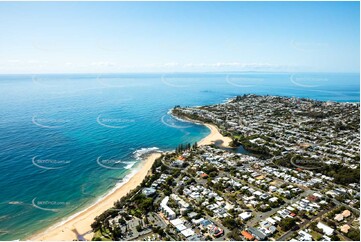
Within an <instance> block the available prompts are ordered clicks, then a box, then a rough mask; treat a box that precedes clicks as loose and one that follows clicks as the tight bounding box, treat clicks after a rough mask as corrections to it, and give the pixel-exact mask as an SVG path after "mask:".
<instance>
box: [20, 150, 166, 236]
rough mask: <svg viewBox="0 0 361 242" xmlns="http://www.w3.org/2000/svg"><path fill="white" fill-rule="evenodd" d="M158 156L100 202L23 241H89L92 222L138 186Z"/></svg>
mask: <svg viewBox="0 0 361 242" xmlns="http://www.w3.org/2000/svg"><path fill="white" fill-rule="evenodd" d="M160 156H161V153H152V154H150V155H149V156H148V157H147V158H146V159H144V160H143V161H141V163H140V164H139V167H137V168H136V169H137V170H136V172H135V173H134V174H133V175H132V177H131V178H130V179H129V180H128V181H126V182H125V183H124V184H122V185H121V186H120V187H118V188H116V189H115V190H114V191H111V192H110V193H108V194H106V195H105V196H104V197H102V198H101V199H100V200H98V201H96V202H95V203H93V204H92V205H90V206H88V207H86V208H85V209H84V210H83V211H81V212H79V213H78V214H73V215H71V216H69V217H68V220H65V221H64V222H59V223H57V224H55V225H53V226H51V227H48V228H46V229H45V230H43V231H41V232H38V233H36V234H34V235H30V236H29V237H28V238H26V239H25V240H33V241H34V240H35V241H41V240H44V241H54V240H56V241H72V240H74V239H76V240H77V239H78V235H81V236H83V238H84V239H86V240H91V239H92V238H93V232H92V229H91V226H90V225H91V224H92V223H93V222H94V218H95V217H96V216H99V215H100V214H101V213H103V212H104V211H105V210H107V209H108V208H111V207H113V204H114V202H115V201H117V200H119V199H120V198H121V197H123V196H125V195H127V193H128V192H129V191H131V190H133V189H135V188H136V187H137V186H138V185H140V184H141V182H142V181H143V179H144V178H145V177H146V176H147V175H148V173H149V171H150V169H151V167H152V165H153V163H154V162H155V160H156V159H157V158H159V157H160Z"/></svg>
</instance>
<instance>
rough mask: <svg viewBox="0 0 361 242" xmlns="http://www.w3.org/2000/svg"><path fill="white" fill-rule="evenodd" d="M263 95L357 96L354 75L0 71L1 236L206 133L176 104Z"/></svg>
mask: <svg viewBox="0 0 361 242" xmlns="http://www.w3.org/2000/svg"><path fill="white" fill-rule="evenodd" d="M249 93H254V94H262V95H279V96H294V97H304V98H312V99H317V100H323V101H337V102H359V101H360V77H359V74H354V73H337V74H335V73H293V74H292V73H257V72H252V73H202V74H195V73H187V74H174V73H173V74H66V75H65V74H64V75H0V174H1V175H0V177H1V179H0V191H1V192H0V199H1V200H0V240H14V239H24V238H26V237H28V236H29V235H31V234H34V233H35V232H37V231H39V230H42V229H44V228H46V227H48V226H49V225H52V224H55V223H57V222H61V221H63V220H64V219H66V218H67V217H69V216H70V215H71V214H74V213H76V212H79V211H81V210H82V209H84V208H85V207H86V206H88V205H90V204H92V203H94V202H95V201H96V200H97V199H99V198H100V197H101V196H102V195H104V194H106V193H107V192H109V191H110V190H111V189H114V187H115V186H119V185H120V184H121V183H122V182H124V181H125V180H127V179H128V178H129V176H130V175H131V174H132V172H134V169H135V167H136V166H137V164H138V163H139V161H140V160H141V158H142V157H143V156H144V155H146V154H147V152H150V151H154V150H161V151H166V150H172V149H175V147H176V146H177V145H178V144H180V143H183V144H184V143H194V142H196V141H199V140H200V139H202V138H203V137H205V136H206V135H207V134H208V133H209V131H208V129H207V128H206V127H204V126H202V125H196V124H192V123H188V122H182V121H180V120H176V119H173V118H172V117H171V116H170V115H169V114H168V112H169V110H170V109H171V108H173V107H174V106H176V105H181V106H200V105H208V104H216V103H220V102H224V101H226V100H227V99H229V98H231V97H234V96H236V95H242V94H249Z"/></svg>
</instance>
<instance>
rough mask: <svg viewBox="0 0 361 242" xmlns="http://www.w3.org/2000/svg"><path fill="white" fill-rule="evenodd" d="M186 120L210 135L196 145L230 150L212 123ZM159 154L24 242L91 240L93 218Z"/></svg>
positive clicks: (132, 184) (127, 188) (131, 185)
mask: <svg viewBox="0 0 361 242" xmlns="http://www.w3.org/2000/svg"><path fill="white" fill-rule="evenodd" d="M186 121H188V122H192V123H196V124H201V125H204V126H206V127H207V128H208V129H209V130H210V131H211V132H210V133H209V134H208V135H207V136H206V137H204V138H203V139H202V140H200V141H199V142H198V145H200V146H203V145H211V144H214V142H216V141H222V146H223V147H230V146H229V142H231V141H232V139H231V138H229V137H225V136H223V135H222V134H221V133H220V132H219V130H218V128H217V127H216V126H215V125H213V124H207V123H203V122H200V121H196V120H191V119H187V120H186ZM161 154H162V153H152V154H150V155H149V156H148V157H147V158H146V159H144V160H143V161H142V162H141V164H140V165H139V167H137V171H136V172H135V173H134V174H133V175H132V177H131V178H130V179H129V180H128V181H126V182H125V183H124V184H122V185H121V186H120V187H118V188H116V189H115V190H114V191H111V192H109V193H108V194H106V195H105V196H104V197H102V198H100V200H98V201H96V202H95V203H93V204H92V205H90V206H88V207H87V208H85V209H84V210H83V211H81V212H79V213H75V214H73V215H71V216H69V217H68V220H65V221H64V222H59V223H57V224H55V225H53V226H51V227H48V228H46V229H45V230H43V231H41V232H38V233H36V234H34V235H31V236H29V238H27V239H26V240H37V241H54V240H56V241H72V240H74V239H78V235H81V236H82V237H83V238H84V239H86V240H91V239H92V238H93V232H92V229H91V226H90V225H91V224H92V223H93V222H94V218H95V217H96V216H99V215H100V214H101V213H103V212H104V211H105V210H106V209H108V208H111V207H112V206H113V204H114V202H115V201H117V200H119V199H120V198H121V197H123V196H126V195H127V193H128V192H129V191H131V190H133V189H135V188H136V187H137V186H138V185H140V184H141V182H142V181H143V180H144V178H145V177H146V176H147V175H148V173H149V171H150V169H151V167H152V165H153V163H154V162H155V160H156V159H157V158H159V157H160V156H161Z"/></svg>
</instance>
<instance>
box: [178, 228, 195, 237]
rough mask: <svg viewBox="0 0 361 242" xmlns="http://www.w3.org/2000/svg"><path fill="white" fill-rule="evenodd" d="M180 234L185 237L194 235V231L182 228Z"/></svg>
mask: <svg viewBox="0 0 361 242" xmlns="http://www.w3.org/2000/svg"><path fill="white" fill-rule="evenodd" d="M181 234H182V235H183V236H184V237H186V238H189V237H191V236H193V235H194V231H193V230H192V229H185V230H182V231H181Z"/></svg>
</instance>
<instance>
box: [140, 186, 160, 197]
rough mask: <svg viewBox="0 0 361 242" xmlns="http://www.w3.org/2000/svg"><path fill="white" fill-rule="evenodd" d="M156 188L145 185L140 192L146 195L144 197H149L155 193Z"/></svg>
mask: <svg viewBox="0 0 361 242" xmlns="http://www.w3.org/2000/svg"><path fill="white" fill-rule="evenodd" d="M156 191H157V190H155V189H154V188H152V187H146V188H143V190H142V193H143V194H144V195H145V196H146V197H151V196H153V195H154V194H155V193H156Z"/></svg>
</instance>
